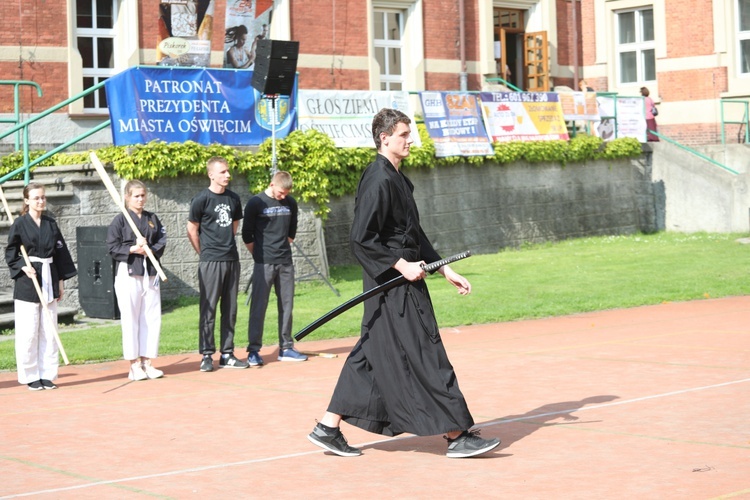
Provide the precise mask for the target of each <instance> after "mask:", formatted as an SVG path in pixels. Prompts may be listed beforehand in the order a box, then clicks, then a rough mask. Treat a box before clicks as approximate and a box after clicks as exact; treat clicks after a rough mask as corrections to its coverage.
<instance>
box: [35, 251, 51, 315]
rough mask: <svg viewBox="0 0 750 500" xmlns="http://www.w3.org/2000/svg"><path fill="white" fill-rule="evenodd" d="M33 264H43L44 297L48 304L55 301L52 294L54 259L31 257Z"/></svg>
mask: <svg viewBox="0 0 750 500" xmlns="http://www.w3.org/2000/svg"><path fill="white" fill-rule="evenodd" d="M29 261H31V262H41V264H42V296H43V297H44V300H45V302H46V303H47V304H49V303H50V302H52V301H53V300H54V299H55V295H54V293H53V292H52V270H51V268H50V264H52V262H53V261H52V257H47V258H44V259H43V258H41V257H34V256H29Z"/></svg>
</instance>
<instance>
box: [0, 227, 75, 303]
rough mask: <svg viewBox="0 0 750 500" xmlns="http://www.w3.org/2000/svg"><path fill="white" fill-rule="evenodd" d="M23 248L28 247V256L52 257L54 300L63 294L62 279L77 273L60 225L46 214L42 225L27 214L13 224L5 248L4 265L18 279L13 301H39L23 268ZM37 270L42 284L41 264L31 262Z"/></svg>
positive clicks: (51, 269) (12, 276) (13, 277)
mask: <svg viewBox="0 0 750 500" xmlns="http://www.w3.org/2000/svg"><path fill="white" fill-rule="evenodd" d="M21 245H23V246H24V247H26V252H27V253H28V254H29V257H40V258H48V257H52V259H53V262H52V264H51V265H50V272H51V274H52V292H53V294H54V296H55V298H58V296H59V295H60V287H59V282H60V280H67V279H70V278H72V277H73V276H75V275H76V274H77V271H76V267H75V264H74V263H73V259H72V258H71V256H70V252H69V251H68V246H67V245H66V244H65V239H64V238H63V236H62V233H61V232H60V228H59V227H58V226H57V222H55V220H54V219H53V218H51V217H49V216H47V215H42V221H41V224H40V225H39V226H37V225H36V222H34V220H33V219H32V218H31V215H29V214H28V213H27V214H24V215H22V216H20V217H18V218H17V219H16V220H15V221H13V225H12V226H10V231H8V246H7V247H5V262H7V263H8V267H9V268H10V277H11V278H12V279H14V280H16V286H15V288H14V290H13V298H14V299H17V300H23V301H26V302H37V303H38V302H39V296H38V295H37V292H36V288H34V282H33V281H31V280H30V279H29V278H28V277H27V276H26V274H25V273H24V272H23V270H22V269H21V268H22V267H23V266H25V265H26V264H25V262H24V259H23V255H22V254H21ZM31 264H32V266H33V267H34V269H35V270H36V276H37V281H38V282H39V285H40V286H41V285H42V264H41V263H39V262H32V263H31Z"/></svg>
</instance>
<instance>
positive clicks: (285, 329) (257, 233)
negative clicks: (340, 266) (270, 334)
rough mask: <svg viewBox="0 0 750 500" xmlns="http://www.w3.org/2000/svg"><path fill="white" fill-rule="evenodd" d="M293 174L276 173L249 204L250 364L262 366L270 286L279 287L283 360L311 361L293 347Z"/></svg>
mask: <svg viewBox="0 0 750 500" xmlns="http://www.w3.org/2000/svg"><path fill="white" fill-rule="evenodd" d="M291 189H292V176H291V175H290V174H289V172H284V171H280V172H276V173H275V174H274V175H273V178H272V179H271V183H270V184H269V185H268V187H267V188H266V190H265V191H263V192H262V193H260V194H257V195H255V196H253V197H252V198H250V200H249V201H248V202H247V205H246V206H245V223H244V224H243V226H242V241H244V242H245V246H246V247H247V249H248V250H249V251H250V253H251V254H253V261H255V264H254V267H253V283H252V290H251V295H250V297H251V298H250V319H249V321H248V325H247V337H248V346H247V353H248V355H247V363H248V364H249V365H250V366H260V365H262V364H263V358H261V357H260V354H258V351H260V348H261V346H262V345H263V325H264V322H265V319H266V309H268V297H269V296H270V294H271V286H273V288H274V290H275V291H276V302H277V306H278V311H279V356H278V358H277V359H278V360H279V361H306V360H307V356H305V355H304V354H301V353H299V352H297V351H296V350H295V349H294V340H293V339H292V307H293V306H294V265H293V261H292V246H291V244H292V242H293V241H294V237H295V236H296V234H297V214H298V209H297V201H296V200H295V199H294V198H293V197H292V196H291V195H290V194H289V191H290V190H291Z"/></svg>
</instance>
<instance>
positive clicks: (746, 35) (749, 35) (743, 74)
mask: <svg viewBox="0 0 750 500" xmlns="http://www.w3.org/2000/svg"><path fill="white" fill-rule="evenodd" d="M740 1H741V0H735V6H736V10H735V12H737V23H736V24H735V30H736V32H737V63H736V64H737V75H738V76H739V77H740V78H750V63H748V69H747V71H742V42H743V41H744V42H750V29H748V30H745V31H742V17H741V15H740ZM748 9H750V5H748ZM747 56H748V58H750V47H748V54H747Z"/></svg>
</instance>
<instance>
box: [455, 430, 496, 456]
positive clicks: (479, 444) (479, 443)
mask: <svg viewBox="0 0 750 500" xmlns="http://www.w3.org/2000/svg"><path fill="white" fill-rule="evenodd" d="M445 439H447V440H448V453H446V454H445V456H447V457H448V458H466V457H475V456H477V455H481V454H482V453H487V452H488V451H490V450H492V449H495V448H497V446H498V445H499V444H500V440H499V439H497V438H494V439H489V440H488V439H482V438H480V437H479V431H463V432H462V433H461V435H460V436H458V437H457V438H456V439H448V438H445Z"/></svg>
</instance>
